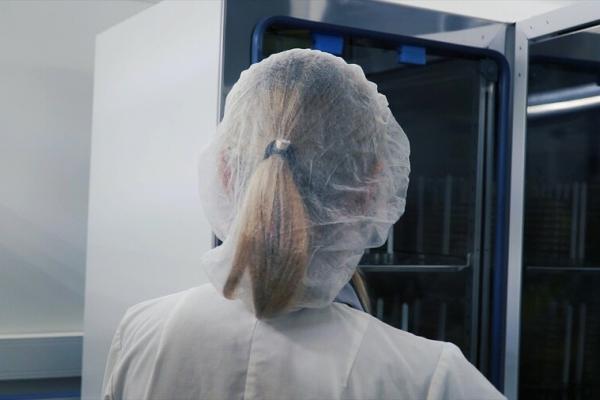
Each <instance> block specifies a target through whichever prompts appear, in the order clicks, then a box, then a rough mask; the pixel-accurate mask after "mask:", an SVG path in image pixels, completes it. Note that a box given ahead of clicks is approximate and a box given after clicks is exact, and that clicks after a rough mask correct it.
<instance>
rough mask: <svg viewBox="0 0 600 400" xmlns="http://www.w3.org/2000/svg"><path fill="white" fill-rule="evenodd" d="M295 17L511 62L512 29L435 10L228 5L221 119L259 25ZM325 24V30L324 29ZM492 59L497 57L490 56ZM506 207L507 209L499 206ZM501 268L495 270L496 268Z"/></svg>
mask: <svg viewBox="0 0 600 400" xmlns="http://www.w3.org/2000/svg"><path fill="white" fill-rule="evenodd" d="M273 17H278V18H295V19H300V20H304V21H310V22H312V23H319V24H320V26H323V25H333V26H344V27H346V28H347V29H349V30H355V31H369V32H378V33H380V34H381V35H382V36H385V35H393V36H402V37H405V38H412V40H413V42H414V43H415V44H417V43H418V42H420V41H424V42H427V43H432V42H437V43H438V44H439V45H440V46H442V45H445V46H448V47H449V48H461V49H464V48H471V49H472V50H473V51H475V50H477V53H480V54H488V55H490V56H491V55H492V54H495V55H499V56H501V57H502V58H503V61H502V62H504V63H507V62H508V61H507V60H508V59H511V58H512V53H511V52H512V40H513V38H512V37H511V36H509V35H510V33H511V32H512V30H511V25H509V24H506V23H502V22H495V21H489V20H484V19H479V18H474V17H468V16H463V15H456V14H450V13H446V12H439V11H433V10H426V9H420V8H415V7H409V6H405V5H401V4H394V3H390V2H382V1H372V0H369V1H364V0H329V1H327V0H315V1H310V2H304V1H302V0H287V1H280V2H245V1H243V0H226V2H225V13H224V20H225V23H224V27H225V28H224V35H223V37H224V41H223V44H222V45H223V48H222V55H223V73H222V77H221V80H222V82H221V93H220V95H221V98H220V102H219V103H220V110H219V115H221V116H222V115H223V108H224V107H223V106H224V102H225V97H226V95H227V93H228V91H229V90H230V88H231V86H232V85H233V83H234V82H235V81H236V80H237V78H238V77H239V74H240V73H241V71H243V70H244V69H246V68H248V67H249V65H250V64H251V61H252V45H253V43H251V38H252V37H253V35H252V34H253V32H254V30H255V29H256V28H257V24H259V23H260V22H261V21H262V22H264V21H265V20H267V19H268V18H273ZM321 24H323V25H321ZM492 58H494V57H492ZM506 65H507V66H506V68H502V66H501V68H500V69H501V70H504V74H505V76H504V78H503V79H502V80H501V82H499V85H502V90H503V91H504V92H505V93H506V95H505V96H504V99H502V103H503V104H498V106H499V107H501V108H502V109H503V110H504V111H505V112H504V113H503V114H504V117H503V118H502V117H500V113H499V114H498V125H497V126H496V130H497V131H498V132H501V133H503V134H501V136H503V140H501V141H500V143H499V146H498V151H499V155H500V156H499V157H498V160H499V162H498V164H497V165H498V168H499V171H502V175H503V177H502V179H499V181H498V191H497V192H498V195H497V200H498V204H499V206H498V207H497V209H498V210H499V212H498V213H497V214H496V218H497V221H505V223H502V224H498V225H499V226H500V228H499V229H500V231H499V232H501V234H499V235H496V236H495V237H494V238H493V241H494V247H495V248H496V249H498V250H497V251H496V252H495V254H494V260H493V265H494V266H495V267H494V268H493V270H492V274H493V287H491V291H492V303H493V304H492V307H493V310H492V314H493V315H492V324H491V325H492V327H491V331H490V338H491V342H492V349H493V350H492V354H491V363H490V376H491V380H492V382H493V383H494V384H495V385H496V386H497V387H499V388H500V389H502V385H503V375H504V374H503V373H504V365H505V360H504V345H505V342H506V339H505V337H506V335H505V322H506V320H505V302H506V298H505V296H506V291H505V290H506V289H505V288H506V285H507V284H506V282H505V278H506V276H507V271H506V269H507V261H506V255H507V254H508V251H507V240H508V231H507V229H506V226H507V221H508V215H507V214H508V200H509V199H508V192H507V189H508V186H509V174H510V172H509V162H510V159H509V157H510V156H509V154H508V151H509V149H510V137H511V134H510V132H509V127H510V122H511V115H510V114H511V111H512V110H511V109H510V102H511V99H512V93H511V82H512V77H511V75H512V68H510V64H506ZM500 205H503V206H500ZM496 266H497V267H496Z"/></svg>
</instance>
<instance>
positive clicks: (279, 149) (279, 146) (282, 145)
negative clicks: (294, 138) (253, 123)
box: [264, 139, 294, 162]
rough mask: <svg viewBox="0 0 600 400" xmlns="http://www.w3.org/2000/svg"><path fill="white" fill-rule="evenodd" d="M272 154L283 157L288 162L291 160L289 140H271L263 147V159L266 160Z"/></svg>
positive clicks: (291, 152) (291, 149) (291, 153)
mask: <svg viewBox="0 0 600 400" xmlns="http://www.w3.org/2000/svg"><path fill="white" fill-rule="evenodd" d="M274 154H275V155H279V156H281V157H283V158H285V159H286V160H288V162H293V158H294V155H293V148H292V146H291V142H290V141H289V140H286V139H275V140H273V141H272V142H271V143H269V144H268V145H267V148H266V149H265V157H264V159H265V160H266V159H267V158H269V157H271V156H272V155H274Z"/></svg>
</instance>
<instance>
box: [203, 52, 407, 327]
mask: <svg viewBox="0 0 600 400" xmlns="http://www.w3.org/2000/svg"><path fill="white" fill-rule="evenodd" d="M408 156H409V145H408V140H407V138H406V136H405V135H404V132H403V131H402V129H401V128H400V126H399V125H398V123H397V122H396V121H395V119H394V117H393V116H392V114H391V112H390V110H389V108H388V107H387V101H386V98H385V97H384V96H383V95H381V94H379V93H377V87H376V85H375V84H373V83H371V82H369V81H368V80H367V79H366V77H365V76H364V73H363V71H362V69H361V68H360V67H358V66H356V65H349V64H346V63H345V62H344V61H343V60H342V59H341V58H338V57H335V56H332V55H330V54H327V53H322V52H320V51H314V50H300V49H295V50H290V51H286V52H283V53H278V54H275V55H272V56H270V57H269V58H267V59H265V60H264V61H262V62H260V63H258V64H255V65H253V66H252V67H250V68H249V69H248V70H246V71H244V72H243V73H242V74H241V76H240V79H239V81H238V82H237V83H236V84H235V85H234V86H233V88H232V89H231V92H230V93H229V95H228V97H227V101H226V105H225V114H224V117H223V121H222V122H221V124H220V125H219V129H218V134H217V137H216V138H215V141H214V142H213V143H212V144H211V146H209V147H207V149H206V150H205V151H204V153H203V156H202V158H203V159H202V160H201V161H202V162H203V166H205V168H204V167H203V169H204V170H203V171H201V172H202V173H201V177H202V179H203V181H204V182H206V185H204V187H203V188H202V190H201V194H202V197H203V199H204V202H205V210H206V214H207V217H208V218H209V219H210V220H211V223H212V225H213V229H214V230H215V233H216V234H217V236H219V237H220V238H221V239H222V240H224V243H223V245H222V246H221V248H220V249H215V250H213V251H212V252H209V253H210V254H208V255H207V256H206V257H205V259H204V263H205V265H206V266H207V271H208V274H209V277H210V278H211V280H212V281H213V283H214V284H215V285H217V287H218V288H219V289H221V290H222V291H223V293H224V295H225V296H226V297H229V298H234V297H240V298H242V299H245V300H247V302H248V303H250V304H251V305H252V307H253V309H254V311H255V313H256V315H257V316H258V317H269V316H272V315H275V314H277V313H280V312H282V311H285V310H290V309H294V308H298V307H319V306H323V305H326V304H328V303H330V302H331V301H332V300H333V298H334V297H335V295H336V294H337V292H339V290H340V289H341V287H342V286H343V285H344V284H345V283H346V282H348V280H349V279H350V277H351V276H352V274H353V272H354V270H355V268H356V265H357V263H358V261H359V259H360V256H361V254H362V252H363V251H364V249H365V248H366V247H375V246H380V245H381V244H383V242H384V241H385V239H386V237H387V231H388V229H389V227H390V226H391V225H392V224H393V223H394V222H395V221H396V220H397V219H398V218H399V217H400V216H401V214H402V212H403V210H404V204H405V197H406V190H407V186H408V173H409V160H408ZM206 177H208V178H207V179H206V180H205V178H206Z"/></svg>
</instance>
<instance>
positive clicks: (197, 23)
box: [82, 0, 222, 399]
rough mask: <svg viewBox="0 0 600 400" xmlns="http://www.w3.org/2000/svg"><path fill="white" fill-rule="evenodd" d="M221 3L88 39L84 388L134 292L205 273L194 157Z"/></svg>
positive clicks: (181, 9)
mask: <svg viewBox="0 0 600 400" xmlns="http://www.w3.org/2000/svg"><path fill="white" fill-rule="evenodd" d="M221 21H222V4H221V2H220V1H218V0H214V1H185V0H183V1H165V2H162V3H160V4H158V5H156V6H153V7H151V8H149V9H147V10H146V11H144V12H142V13H140V14H138V15H136V16H134V17H133V18H131V19H129V20H127V21H125V22H123V23H121V24H119V25H117V26H115V27H113V28H111V29H109V30H108V31H106V32H104V33H102V34H100V35H99V36H98V38H97V41H96V70H95V83H94V113H93V129H92V161H91V175H90V204H89V221H88V245H87V275H86V304H85V336H84V356H83V392H82V395H83V398H89V399H97V398H99V392H100V386H101V382H102V375H103V372H104V363H105V360H106V354H107V351H108V347H109V345H110V341H111V338H112V335H113V332H114V329H115V327H116V324H117V323H118V321H119V319H120V318H121V317H122V315H123V312H124V311H125V309H126V308H127V307H129V306H131V305H132V304H134V303H137V302H139V301H142V300H145V299H148V298H152V297H157V296H161V295H165V294H168V293H172V292H175V291H179V290H183V289H186V288H189V287H192V286H196V285H199V284H201V283H203V282H205V281H206V278H205V276H204V274H203V273H202V272H201V271H200V269H199V267H198V260H199V258H200V256H201V254H202V253H203V252H205V251H206V250H208V249H209V248H210V246H211V232H210V228H209V226H208V223H207V222H206V221H205V219H204V217H203V215H202V211H201V208H200V205H199V203H198V196H197V192H198V176H197V163H198V162H197V161H198V160H197V156H198V153H199V150H200V148H201V147H202V145H203V144H204V143H205V142H206V141H207V139H208V138H209V137H210V135H213V134H214V131H215V126H216V122H217V115H218V114H217V104H218V96H217V93H218V82H219V71H220V65H219V63H220V61H219V57H220V43H221V23H222V22H221Z"/></svg>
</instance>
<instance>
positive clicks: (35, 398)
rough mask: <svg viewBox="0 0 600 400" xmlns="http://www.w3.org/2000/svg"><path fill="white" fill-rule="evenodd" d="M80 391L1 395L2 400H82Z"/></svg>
mask: <svg viewBox="0 0 600 400" xmlns="http://www.w3.org/2000/svg"><path fill="white" fill-rule="evenodd" d="M80 397H81V392H80V391H67V392H49V393H23V394H11V395H0V400H43V399H64V398H68V399H70V398H80Z"/></svg>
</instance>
